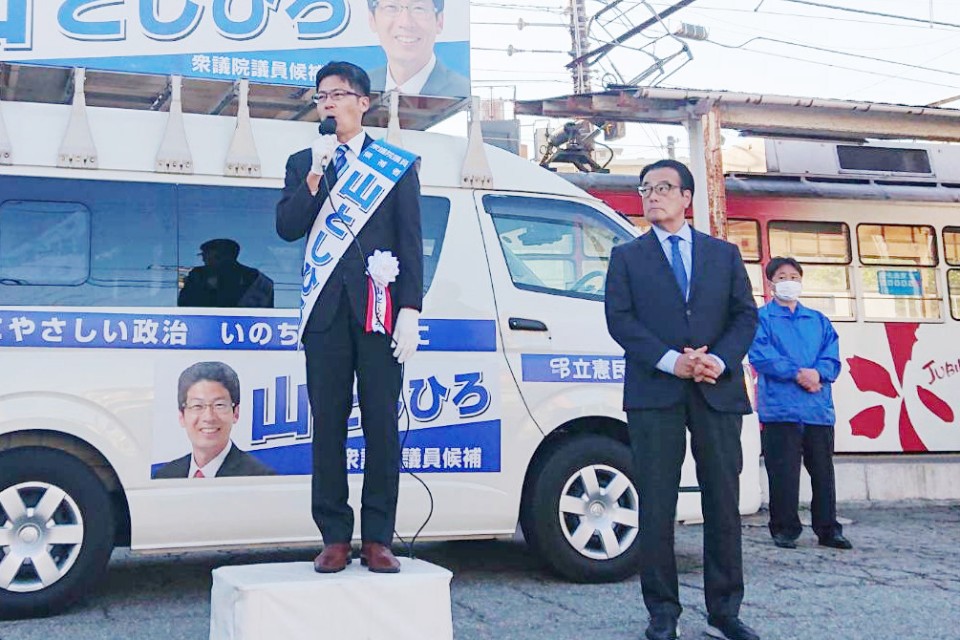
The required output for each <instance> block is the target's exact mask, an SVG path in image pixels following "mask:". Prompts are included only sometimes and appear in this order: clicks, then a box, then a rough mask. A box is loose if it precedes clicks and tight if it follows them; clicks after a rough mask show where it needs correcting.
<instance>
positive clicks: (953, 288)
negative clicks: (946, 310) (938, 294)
mask: <svg viewBox="0 0 960 640" xmlns="http://www.w3.org/2000/svg"><path fill="white" fill-rule="evenodd" d="M947 289H948V290H949V292H950V315H951V317H953V319H954V320H960V269H950V270H949V271H947Z"/></svg>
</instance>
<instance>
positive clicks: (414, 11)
mask: <svg viewBox="0 0 960 640" xmlns="http://www.w3.org/2000/svg"><path fill="white" fill-rule="evenodd" d="M404 9H406V11H407V12H408V13H409V14H410V17H411V18H413V19H414V20H426V19H427V18H431V17H433V16H434V15H436V14H437V9H436V7H435V6H434V5H433V4H431V3H428V2H415V3H413V4H398V3H396V2H384V3H382V4H380V3H378V4H377V6H376V9H375V11H376V12H378V13H382V14H383V15H384V16H386V17H388V18H396V17H397V16H399V15H400V14H401V13H402V12H403V11H404Z"/></svg>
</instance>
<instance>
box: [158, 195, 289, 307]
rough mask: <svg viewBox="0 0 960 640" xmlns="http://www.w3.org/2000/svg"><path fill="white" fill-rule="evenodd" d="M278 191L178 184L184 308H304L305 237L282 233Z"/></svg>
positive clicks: (180, 299)
mask: <svg viewBox="0 0 960 640" xmlns="http://www.w3.org/2000/svg"><path fill="white" fill-rule="evenodd" d="M276 205H277V192H276V191H274V190H273V189H257V188H253V187H246V188H242V187H209V186H196V185H179V186H178V187H177V211H178V216H177V223H178V228H179V233H178V234H177V249H178V255H179V257H180V260H179V264H178V269H177V271H178V281H179V288H180V290H179V293H178V295H177V305H178V306H180V307H241V308H258V307H259V308H272V307H280V308H299V306H300V280H301V277H300V273H301V267H302V264H303V246H304V244H305V242H306V241H305V240H304V241H301V242H296V243H293V242H286V241H285V240H283V239H282V238H280V236H278V235H277V231H276V226H275V225H276V223H275V217H274V215H275V214H274V210H275V207H276Z"/></svg>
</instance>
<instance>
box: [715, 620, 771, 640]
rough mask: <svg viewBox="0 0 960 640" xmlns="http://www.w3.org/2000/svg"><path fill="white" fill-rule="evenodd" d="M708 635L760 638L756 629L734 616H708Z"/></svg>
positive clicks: (748, 639) (734, 639)
mask: <svg viewBox="0 0 960 640" xmlns="http://www.w3.org/2000/svg"><path fill="white" fill-rule="evenodd" d="M707 635H708V636H711V637H713V638H722V639H723V640H760V636H758V635H757V632H756V631H754V630H753V629H751V628H750V627H748V626H747V625H745V624H743V622H742V621H741V620H740V618H733V617H727V618H713V617H709V618H707Z"/></svg>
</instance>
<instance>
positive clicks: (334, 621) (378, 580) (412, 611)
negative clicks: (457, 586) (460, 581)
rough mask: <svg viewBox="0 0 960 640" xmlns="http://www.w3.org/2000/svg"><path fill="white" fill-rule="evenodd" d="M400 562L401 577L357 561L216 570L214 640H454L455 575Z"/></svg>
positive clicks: (418, 563) (429, 566) (416, 562)
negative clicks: (331, 567)
mask: <svg viewBox="0 0 960 640" xmlns="http://www.w3.org/2000/svg"><path fill="white" fill-rule="evenodd" d="M400 563H401V565H402V569H401V571H400V573H397V574H377V573H371V572H370V571H367V568H366V567H361V566H360V562H359V561H358V560H357V559H354V561H353V562H352V563H351V564H350V565H349V566H348V567H347V568H346V570H344V571H341V572H340V573H333V574H319V573H316V572H315V571H314V570H313V564H312V563H309V562H290V563H280V564H254V565H246V566H235V567H220V568H219V569H214V571H213V589H212V591H211V606H210V640H277V639H278V638H280V639H282V640H453V622H452V619H451V615H450V579H451V578H452V577H453V574H452V573H450V572H449V571H447V570H446V569H444V568H442V567H438V566H436V565H432V564H430V563H428V562H424V561H422V560H410V559H408V558H400Z"/></svg>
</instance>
